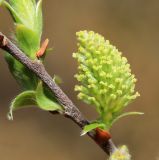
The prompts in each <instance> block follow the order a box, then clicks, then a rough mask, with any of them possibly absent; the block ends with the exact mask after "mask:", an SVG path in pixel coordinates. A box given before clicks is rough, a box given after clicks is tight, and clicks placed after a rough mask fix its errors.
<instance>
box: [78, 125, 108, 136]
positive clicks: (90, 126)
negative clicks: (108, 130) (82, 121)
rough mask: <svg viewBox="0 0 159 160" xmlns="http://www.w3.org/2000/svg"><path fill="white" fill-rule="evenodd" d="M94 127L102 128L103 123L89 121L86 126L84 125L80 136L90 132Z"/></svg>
mask: <svg viewBox="0 0 159 160" xmlns="http://www.w3.org/2000/svg"><path fill="white" fill-rule="evenodd" d="M96 128H102V129H104V128H105V124H103V123H91V124H89V125H86V126H84V129H83V130H82V133H81V136H83V135H85V134H87V133H88V132H90V131H91V130H93V129H96Z"/></svg>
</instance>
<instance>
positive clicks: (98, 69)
mask: <svg viewBox="0 0 159 160" xmlns="http://www.w3.org/2000/svg"><path fill="white" fill-rule="evenodd" d="M77 39H78V51H77V52H76V53H73V57H74V58H76V59H77V61H78V63H79V66H78V71H79V73H78V74H76V75H75V77H76V78H77V80H78V81H79V82H80V83H81V85H76V86H75V90H76V91H79V94H78V98H79V99H81V100H83V101H84V102H86V103H88V104H92V105H95V106H96V110H97V111H98V112H99V114H100V119H101V121H102V122H104V123H107V124H106V125H107V128H109V127H110V125H111V124H112V123H113V121H115V120H116V119H117V118H118V117H119V116H121V112H122V110H123V108H124V107H125V106H127V105H128V104H129V103H130V102H131V101H132V100H134V99H135V98H136V97H138V96H139V93H138V92H135V90H134V89H135V82H136V79H135V76H134V75H133V74H131V69H130V65H129V64H128V62H127V59H126V58H125V57H122V56H121V55H122V53H121V52H119V51H118V50H117V49H116V47H115V46H113V45H111V44H110V43H109V41H108V40H105V39H104V37H103V36H101V35H99V34H97V33H94V32H93V31H89V32H88V31H80V32H77Z"/></svg>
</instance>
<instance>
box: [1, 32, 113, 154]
mask: <svg viewBox="0 0 159 160" xmlns="http://www.w3.org/2000/svg"><path fill="white" fill-rule="evenodd" d="M0 48H2V49H3V50H5V51H7V52H8V53H9V54H11V55H12V56H13V57H14V58H15V59H17V60H18V61H19V62H21V63H22V64H23V65H25V66H26V67H27V68H28V69H29V70H31V71H32V72H34V73H35V74H36V75H37V76H38V77H39V78H40V79H41V81H43V83H44V84H45V85H46V86H47V87H48V88H49V89H50V90H51V91H52V92H53V94H54V95H55V96H56V98H57V101H58V102H59V103H60V104H61V105H62V106H63V108H64V113H63V114H64V115H65V116H66V117H68V118H70V119H71V120H73V121H74V122H75V123H76V124H77V125H78V126H79V127H80V128H83V127H84V126H85V125H87V124H89V122H88V120H87V119H85V117H84V116H83V115H82V113H81V112H80V111H79V109H78V108H77V107H76V106H75V105H74V104H73V102H72V101H71V100H70V99H69V98H68V97H67V95H66V94H65V93H64V92H63V91H62V90H61V88H60V87H59V86H58V85H57V84H56V83H55V82H54V81H53V80H52V77H51V76H50V75H49V74H48V73H47V71H46V70H45V68H44V66H43V64H42V63H41V62H40V61H39V60H34V61H33V60H31V59H29V58H28V57H27V56H26V55H25V54H24V53H23V52H22V51H21V50H20V49H19V48H18V47H17V46H16V45H15V44H13V43H12V42H11V41H10V40H9V39H8V38H7V37H6V36H5V35H3V34H2V33H1V32H0ZM88 136H89V137H91V138H92V139H93V140H94V141H95V142H96V143H97V144H98V145H99V146H100V147H101V149H103V150H104V151H105V152H106V153H107V154H108V155H110V154H112V153H113V152H114V151H115V150H116V147H115V145H114V143H113V142H112V140H111V138H110V139H106V140H103V141H102V142H99V141H98V139H97V138H96V131H95V130H94V131H92V132H89V133H88Z"/></svg>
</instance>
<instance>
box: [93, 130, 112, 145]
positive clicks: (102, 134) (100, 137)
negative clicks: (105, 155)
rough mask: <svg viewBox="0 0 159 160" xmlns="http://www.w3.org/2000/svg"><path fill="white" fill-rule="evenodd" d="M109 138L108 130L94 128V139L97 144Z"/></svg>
mask: <svg viewBox="0 0 159 160" xmlns="http://www.w3.org/2000/svg"><path fill="white" fill-rule="evenodd" d="M109 139H111V135H110V133H109V132H107V131H105V130H102V129H100V128H96V140H97V142H98V143H99V144H102V143H103V142H106V141H108V140H109Z"/></svg>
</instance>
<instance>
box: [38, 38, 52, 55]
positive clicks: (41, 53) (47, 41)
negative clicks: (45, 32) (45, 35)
mask: <svg viewBox="0 0 159 160" xmlns="http://www.w3.org/2000/svg"><path fill="white" fill-rule="evenodd" d="M48 44H49V39H46V40H45V41H44V42H43V43H42V45H41V48H40V49H39V50H38V51H37V53H36V57H37V58H40V57H42V56H43V55H44V53H45V51H46V48H47V46H48Z"/></svg>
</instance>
